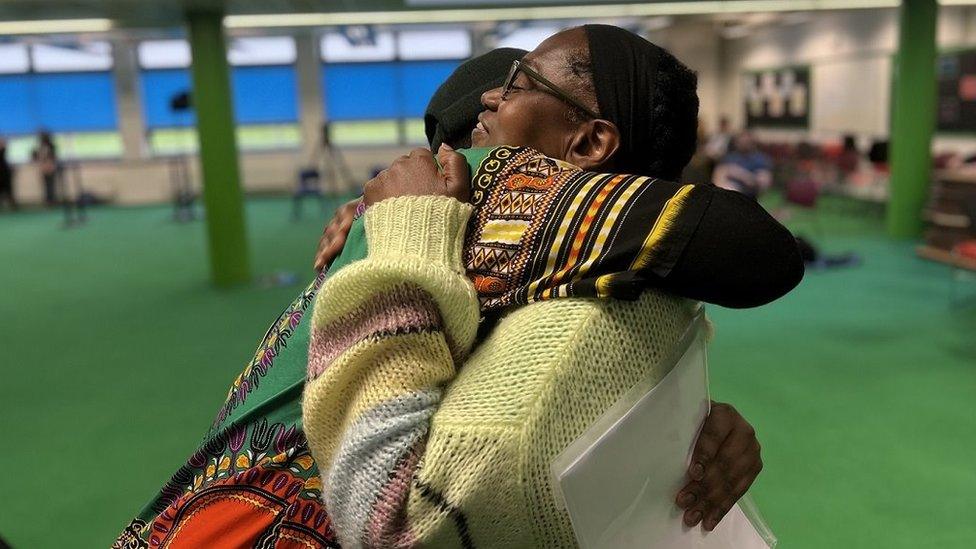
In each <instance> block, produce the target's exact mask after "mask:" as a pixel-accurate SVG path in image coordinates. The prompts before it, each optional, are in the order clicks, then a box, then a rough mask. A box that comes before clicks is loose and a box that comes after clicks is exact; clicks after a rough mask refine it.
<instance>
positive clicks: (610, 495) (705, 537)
mask: <svg viewBox="0 0 976 549" xmlns="http://www.w3.org/2000/svg"><path fill="white" fill-rule="evenodd" d="M704 332H705V330H704V321H703V317H702V315H699V317H698V318H697V319H696V321H695V322H694V323H693V325H692V327H691V328H689V331H688V333H687V334H686V335H685V337H684V338H683V339H682V343H681V345H679V353H676V356H675V357H672V359H671V362H674V363H675V366H674V368H673V369H672V370H671V371H670V373H668V374H667V375H666V376H665V378H664V379H663V380H661V382H660V383H658V384H657V385H654V382H653V380H646V381H645V382H643V383H641V384H638V386H636V387H634V389H632V390H631V391H630V392H628V394H627V395H625V396H624V397H623V398H621V399H620V401H619V402H618V403H617V405H615V406H614V407H613V408H612V409H611V410H609V411H608V412H607V413H606V414H604V415H603V416H602V417H601V418H600V419H599V420H598V421H597V422H596V423H595V424H594V425H593V426H592V427H591V428H590V429H588V430H587V431H586V433H584V434H583V435H582V436H581V437H580V438H579V440H577V441H576V442H574V443H573V444H571V445H570V446H569V447H568V448H567V449H566V450H565V451H564V452H563V453H562V454H561V455H560V456H559V457H558V458H557V459H556V460H554V462H553V466H552V472H553V477H554V481H555V488H556V490H555V491H556V492H557V497H559V498H561V501H562V503H563V504H564V505H565V506H566V509H567V511H568V512H569V516H570V519H571V520H572V523H573V529H574V531H575V533H576V537H577V541H578V542H579V544H580V546H581V547H583V548H584V549H591V548H614V549H627V548H631V547H634V548H637V547H640V548H647V547H653V548H660V549H670V548H681V549H685V548H688V549H711V548H735V549H753V548H755V549H768V548H769V547H771V546H772V545H773V544H774V543H775V542H773V543H767V540H766V539H764V537H763V534H767V535H768V530H765V527H764V525H762V528H761V530H763V534H761V533H760V531H757V528H756V527H755V526H754V525H753V523H752V522H751V520H750V518H749V517H747V516H746V514H745V513H744V512H743V511H742V509H741V508H740V506H739V505H736V506H735V507H734V508H733V509H732V510H731V511H730V512H729V513H728V515H727V516H726V517H725V518H724V519H723V520H722V522H721V523H720V524H719V526H718V527H717V528H716V529H715V530H714V531H712V532H709V533H706V532H705V531H704V530H703V529H702V528H701V526H698V527H695V528H690V529H689V528H687V527H685V526H684V524H683V522H682V521H681V516H682V511H681V509H679V508H678V507H677V506H676V505H675V504H674V498H675V495H676V494H677V493H678V490H680V489H681V487H682V486H683V485H684V483H685V482H686V476H685V472H686V470H687V466H688V463H689V461H690V459H691V451H692V449H693V447H694V442H695V439H696V437H697V434H698V430H699V428H700V426H701V424H702V422H703V421H704V419H705V416H706V415H707V414H708V409H709V398H708V371H707V366H706V364H707V360H706V351H705V335H704ZM770 538H771V536H770Z"/></svg>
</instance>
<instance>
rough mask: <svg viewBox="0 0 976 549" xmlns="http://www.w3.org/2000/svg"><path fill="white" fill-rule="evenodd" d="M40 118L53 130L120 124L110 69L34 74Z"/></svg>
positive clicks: (106, 128) (105, 127) (104, 128)
mask: <svg viewBox="0 0 976 549" xmlns="http://www.w3.org/2000/svg"><path fill="white" fill-rule="evenodd" d="M33 85H34V94H35V97H36V98H37V107H38V122H39V123H40V125H41V126H42V127H44V128H47V129H50V130H52V131H54V132H75V131H109V130H114V129H115V128H116V127H118V117H117V116H116V110H115V85H114V83H113V82H112V75H111V73H107V72H104V73H102V72H86V73H65V74H35V75H33Z"/></svg>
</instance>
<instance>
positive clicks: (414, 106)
mask: <svg viewBox="0 0 976 549" xmlns="http://www.w3.org/2000/svg"><path fill="white" fill-rule="evenodd" d="M460 64H461V62H460V61H410V62H405V63H401V64H400V67H399V69H400V82H401V90H402V96H401V98H400V116H402V117H404V118H418V117H422V116H423V115H424V111H426V110H427V103H428V102H429V101H430V97H431V96H432V95H434V92H435V91H437V88H438V87H439V86H440V85H441V84H443V83H444V81H445V80H447V77H448V76H451V73H452V72H454V69H456V68H457V66H458V65H460Z"/></svg>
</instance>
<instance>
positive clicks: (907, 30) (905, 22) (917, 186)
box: [888, 0, 939, 238]
mask: <svg viewBox="0 0 976 549" xmlns="http://www.w3.org/2000/svg"><path fill="white" fill-rule="evenodd" d="M938 9H939V7H938V2H937V0H902V3H901V8H900V10H901V11H900V14H899V25H900V28H899V40H898V54H897V55H896V56H895V71H894V78H895V86H894V109H893V113H892V120H891V200H890V201H889V203H888V234H890V235H891V236H894V237H901V238H905V237H914V236H918V235H919V234H920V233H921V231H922V208H923V207H924V206H925V202H926V199H927V198H928V189H929V184H930V182H931V179H932V133H933V132H934V130H935V116H936V112H935V109H936V80H935V56H936V42H935V29H936V17H937V15H938Z"/></svg>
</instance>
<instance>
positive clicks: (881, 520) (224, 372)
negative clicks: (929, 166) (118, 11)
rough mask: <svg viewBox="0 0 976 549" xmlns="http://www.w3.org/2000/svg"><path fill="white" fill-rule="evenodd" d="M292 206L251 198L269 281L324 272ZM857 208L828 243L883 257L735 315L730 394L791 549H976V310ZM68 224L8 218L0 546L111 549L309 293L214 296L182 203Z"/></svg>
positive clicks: (764, 492) (200, 244)
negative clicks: (758, 445) (173, 217)
mask: <svg viewBox="0 0 976 549" xmlns="http://www.w3.org/2000/svg"><path fill="white" fill-rule="evenodd" d="M288 208H289V205H288V203H287V202H285V201H281V200H273V199H266V200H254V201H252V202H250V204H249V205H248V216H249V226H250V236H251V241H252V251H253V254H254V258H253V264H254V265H255V271H256V272H258V273H271V272H274V271H276V270H279V269H290V270H297V271H299V272H301V273H302V274H303V275H308V276H310V275H311V272H310V271H309V264H310V261H311V255H312V250H313V248H314V245H315V242H316V240H317V238H318V234H319V232H320V230H321V222H320V220H318V219H313V217H314V216H311V215H310V216H308V217H307V218H306V220H305V221H303V222H301V223H292V222H290V221H289V220H288V213H289V210H288ZM311 209H312V208H311V205H309V208H308V211H309V212H310V211H311ZM853 213H854V212H853V211H846V210H841V209H838V208H831V209H830V212H825V213H822V214H821V219H820V221H821V224H822V226H823V227H824V228H823V234H821V235H820V236H819V238H818V239H819V240H820V241H821V242H823V243H824V244H825V246H826V247H827V248H828V249H830V250H845V249H852V250H855V251H857V252H859V253H860V254H862V255H863V258H864V265H863V266H862V267H860V268H856V269H849V270H842V271H833V272H823V273H817V272H812V273H808V274H807V277H806V279H805V280H804V282H803V284H802V286H801V287H800V288H799V289H798V290H797V291H795V292H794V293H793V294H791V295H790V296H788V297H787V298H785V299H783V300H782V301H780V302H778V303H775V304H773V305H770V306H768V307H765V308H762V309H758V310H753V311H728V310H719V309H714V308H713V310H712V317H713V320H715V322H716V325H717V333H716V339H715V340H714V344H713V346H712V351H711V364H712V379H713V390H714V396H715V398H717V399H721V400H728V401H731V402H733V403H734V404H735V405H736V406H737V407H738V408H739V409H740V410H741V411H742V412H743V413H744V414H745V415H746V416H747V417H748V418H749V419H750V420H751V421H752V422H753V423H754V424H755V425H756V427H757V430H758V431H759V434H760V438H761V440H762V443H763V456H764V459H765V461H766V469H765V471H764V472H763V474H762V476H761V477H760V481H759V482H758V483H757V485H756V487H755V488H754V490H753V492H754V494H755V497H756V500H757V501H758V503H759V504H760V506H761V507H762V509H763V511H764V513H765V514H766V516H767V519H768V522H769V523H770V525H771V526H772V528H773V530H774V531H775V532H776V534H777V535H778V536H779V538H780V539H781V544H782V545H781V546H782V547H784V548H818V549H819V548H833V547H843V548H848V547H869V548H874V547H904V548H917V547H941V548H947V547H959V548H963V547H971V546H972V545H973V540H976V521H974V520H973V519H972V516H971V515H970V514H969V513H970V511H971V510H972V505H971V504H972V502H973V501H976V499H974V498H976V495H974V494H976V467H974V465H973V464H974V456H976V413H974V412H973V407H972V403H973V402H974V401H976V400H974V396H976V300H970V301H968V303H967V302H966V301H961V303H957V304H956V305H955V306H953V305H952V304H951V303H950V299H949V274H948V272H947V270H946V269H945V268H943V267H941V266H939V265H934V264H931V263H926V262H923V261H921V260H918V259H916V258H915V257H914V255H913V253H912V245H911V244H910V243H894V242H891V241H888V240H887V239H885V238H884V237H883V235H882V233H881V230H880V221H879V220H878V218H876V217H871V216H870V215H868V216H867V218H866V219H865V220H863V221H862V220H852V219H851V218H850V216H851V215H853ZM860 215H864V214H863V212H861V213H860ZM59 221H60V220H59V218H58V216H57V214H53V213H52V214H48V213H22V214H18V215H15V216H11V215H3V216H0V264H2V265H3V267H2V268H0V288H2V290H0V350H2V352H3V356H4V361H3V365H2V366H0V368H2V374H3V375H2V377H0V441H2V442H0V443H2V445H3V446H2V453H0V456H2V457H0V536H2V537H4V538H6V539H7V541H8V542H9V543H11V544H12V545H13V546H14V547H16V548H43V547H84V548H87V547H107V546H108V545H109V544H110V543H111V540H112V539H113V538H114V535H115V534H116V532H117V531H118V530H119V529H120V528H121V527H122V526H123V525H124V524H125V523H126V522H127V520H128V519H129V517H130V516H131V514H132V513H133V512H135V511H136V510H137V509H138V508H139V506H140V505H141V504H142V503H143V501H144V500H145V499H146V498H147V497H148V496H149V495H150V494H151V493H152V492H153V490H154V489H155V488H157V487H158V486H159V485H160V484H161V483H162V482H163V481H164V480H165V479H166V478H167V477H168V475H169V474H170V473H172V472H173V470H174V469H175V468H176V467H177V466H178V465H179V464H180V462H181V461H182V460H183V458H185V457H186V455H187V454H188V453H189V452H190V450H191V448H192V446H193V444H194V443H195V442H196V441H197V440H198V438H199V436H200V435H201V433H202V432H203V430H204V429H205V427H206V426H207V424H208V423H209V421H210V420H211V419H212V416H213V414H214V411H215V410H216V407H217V405H218V404H219V402H220V401H221V399H222V398H223V396H224V394H225V391H226V388H227V385H228V383H229V382H230V380H231V378H232V377H233V376H234V375H235V374H236V373H237V372H238V371H239V369H240V367H241V365H242V364H243V363H244V361H245V360H246V359H247V358H248V357H249V355H250V353H251V351H252V350H253V346H254V345H255V344H256V343H257V341H258V339H259V338H260V336H261V335H262V334H263V332H264V329H265V328H266V325H267V324H268V323H269V322H270V321H271V320H272V319H273V318H274V317H275V316H276V315H277V313H278V312H279V310H280V309H281V308H282V307H283V306H284V305H286V304H287V303H288V301H289V299H290V298H291V297H292V296H293V294H295V293H296V292H297V291H298V288H297V287H292V288H277V289H262V288H259V287H252V288H246V289H239V290H234V291H225V292H218V291H214V290H212V289H210V287H209V286H208V285H207V272H206V270H205V265H206V261H205V249H204V239H203V225H202V224H201V223H199V222H198V223H194V224H189V225H177V224H174V223H171V222H170V221H169V210H167V209H165V208H136V209H107V210H97V211H94V212H93V213H92V217H91V221H90V223H89V224H88V225H87V226H86V227H84V228H82V229H77V230H71V231H65V230H61V229H60V228H59V226H58V223H59ZM796 224H799V225H800V226H801V227H803V226H806V227H807V228H809V227H811V225H810V224H809V220H804V219H800V220H798V221H797V223H796ZM960 289H961V290H963V291H965V292H968V293H969V294H970V295H974V294H976V283H973V282H969V283H963V284H961V285H960Z"/></svg>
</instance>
